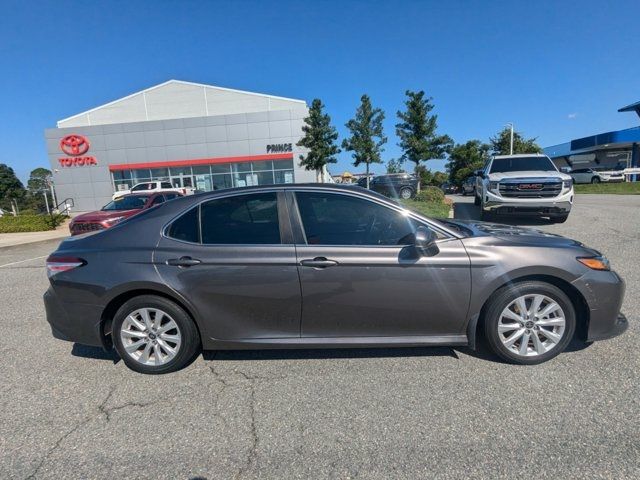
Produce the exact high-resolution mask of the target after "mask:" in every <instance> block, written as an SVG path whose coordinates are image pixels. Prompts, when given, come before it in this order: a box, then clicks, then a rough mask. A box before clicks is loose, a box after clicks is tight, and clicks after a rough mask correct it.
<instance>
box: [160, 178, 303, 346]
mask: <svg viewBox="0 0 640 480" xmlns="http://www.w3.org/2000/svg"><path fill="white" fill-rule="evenodd" d="M154 263H155V264H156V265H157V268H158V271H159V273H160V275H161V276H162V278H163V279H164V281H165V282H166V283H167V284H168V285H169V286H170V287H171V288H173V289H175V290H177V291H178V292H179V293H180V294H181V295H182V296H183V297H185V298H187V299H188V300H189V301H190V302H191V303H192V304H193V306H194V308H195V309H196V310H197V314H198V316H199V318H200V319H202V320H203V322H204V323H205V325H206V328H207V334H208V335H209V336H210V337H211V338H214V339H219V340H238V339H252V338H253V339H256V338H260V339H264V338H287V337H299V336H300V308H301V305H300V303H301V301H300V282H299V279H298V272H297V269H296V257H295V247H294V245H293V241H292V237H291V231H290V225H289V218H288V215H287V212H286V206H285V200H284V192H282V191H280V190H277V189H274V190H271V191H265V190H260V191H256V192H254V193H245V192H242V193H238V192H234V193H233V194H229V195H225V196H218V197H215V198H213V199H210V200H206V201H203V202H202V203H200V204H199V205H197V206H195V207H193V208H191V209H189V210H188V211H186V212H185V213H184V214H183V215H182V216H180V217H178V218H176V219H175V220H174V221H173V222H172V223H171V225H170V226H169V227H168V228H167V229H166V230H165V234H164V235H163V236H162V238H161V240H160V243H159V245H158V247H157V250H156V252H155V255H154Z"/></svg>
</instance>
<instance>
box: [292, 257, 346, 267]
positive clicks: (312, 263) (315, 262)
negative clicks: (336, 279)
mask: <svg viewBox="0 0 640 480" xmlns="http://www.w3.org/2000/svg"><path fill="white" fill-rule="evenodd" d="M300 265H302V266H303V267H314V268H327V267H333V266H335V265H338V262H336V261H335V260H329V259H328V258H326V257H316V258H313V259H312V258H307V259H305V260H300Z"/></svg>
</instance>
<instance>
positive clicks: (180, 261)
mask: <svg viewBox="0 0 640 480" xmlns="http://www.w3.org/2000/svg"><path fill="white" fill-rule="evenodd" d="M200 263H202V261H200V260H198V259H197V258H191V257H180V258H170V259H169V260H167V265H171V266H172V267H193V266H194V265H199V264H200Z"/></svg>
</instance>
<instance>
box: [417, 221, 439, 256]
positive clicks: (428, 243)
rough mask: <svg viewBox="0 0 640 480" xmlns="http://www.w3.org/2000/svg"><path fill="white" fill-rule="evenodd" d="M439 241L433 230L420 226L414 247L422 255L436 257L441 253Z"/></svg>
mask: <svg viewBox="0 0 640 480" xmlns="http://www.w3.org/2000/svg"><path fill="white" fill-rule="evenodd" d="M437 239H438V236H437V235H436V233H435V232H434V231H433V230H431V229H429V228H427V227H423V226H420V227H418V228H417V229H416V232H415V234H414V241H413V245H414V247H415V249H416V250H417V251H418V252H419V253H420V254H421V255H428V256H431V255H436V254H437V253H438V252H439V251H440V250H439V249H438V246H437V245H436V240H437Z"/></svg>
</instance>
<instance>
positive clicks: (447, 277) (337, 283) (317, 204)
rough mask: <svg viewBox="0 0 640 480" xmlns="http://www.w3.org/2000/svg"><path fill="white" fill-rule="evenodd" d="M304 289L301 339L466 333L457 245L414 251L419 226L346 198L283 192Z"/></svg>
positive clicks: (466, 278)
mask: <svg viewBox="0 0 640 480" xmlns="http://www.w3.org/2000/svg"><path fill="white" fill-rule="evenodd" d="M288 195H289V198H288V199H289V202H290V210H291V211H292V212H293V215H292V221H293V222H294V223H293V225H294V234H295V235H296V237H297V238H296V243H297V245H296V250H297V260H298V270H299V272H300V281H301V285H302V336H303V337H365V336H369V337H372V336H378V337H390V336H407V335H461V334H464V326H465V324H466V315H467V309H468V305H469V296H470V289H471V273H470V263H469V258H468V255H467V253H466V251H465V249H464V247H463V245H462V242H461V241H460V240H458V239H457V238H454V237H453V236H451V235H446V234H444V233H442V232H440V234H439V240H438V241H437V246H438V250H439V251H438V252H432V253H433V254H431V255H428V256H421V255H418V254H417V252H416V249H415V248H414V247H413V246H412V245H411V244H412V239H413V234H414V232H415V229H416V228H417V227H418V226H420V225H425V223H424V222H421V221H419V220H418V219H417V218H415V217H412V216H410V215H408V214H407V212H405V211H402V210H401V209H396V208H393V207H391V206H388V205H386V204H384V203H382V202H380V203H379V202H378V201H376V200H374V199H372V198H368V197H362V196H359V195H357V194H350V193H347V192H344V193H343V192H326V191H318V190H313V189H306V190H305V189H299V190H297V191H295V194H294V192H293V191H289V192H288Z"/></svg>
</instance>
